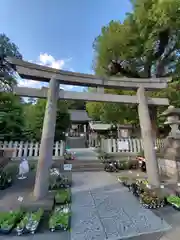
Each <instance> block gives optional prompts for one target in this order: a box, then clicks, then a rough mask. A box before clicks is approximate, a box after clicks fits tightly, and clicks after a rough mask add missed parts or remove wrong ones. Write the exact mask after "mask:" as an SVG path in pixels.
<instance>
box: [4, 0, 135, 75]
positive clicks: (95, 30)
mask: <svg viewBox="0 0 180 240" xmlns="http://www.w3.org/2000/svg"><path fill="white" fill-rule="evenodd" d="M0 9H1V14H0V32H1V33H3V32H4V33H5V34H6V35H7V36H8V37H9V38H10V39H11V40H12V41H13V42H14V43H16V45H18V47H19V49H20V52H21V53H22V54H23V57H24V59H26V60H28V61H33V62H38V63H41V64H49V65H51V66H54V67H56V68H62V69H67V70H72V71H76V72H84V73H91V72H92V60H93V49H92V43H93V40H94V39H95V37H96V36H98V35H99V34H100V31H101V28H102V26H104V25H107V24H108V23H109V22H110V21H111V20H121V21H122V20H123V19H124V17H125V13H126V12H129V11H131V4H130V3H129V1H128V0H76V1H75V0H51V1H50V0H0Z"/></svg>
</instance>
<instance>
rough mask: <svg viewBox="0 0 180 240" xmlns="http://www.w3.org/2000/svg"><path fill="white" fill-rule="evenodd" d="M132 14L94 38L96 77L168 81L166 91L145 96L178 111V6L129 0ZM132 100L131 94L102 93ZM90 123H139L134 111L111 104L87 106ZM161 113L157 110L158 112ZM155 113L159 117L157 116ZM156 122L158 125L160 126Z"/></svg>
mask: <svg viewBox="0 0 180 240" xmlns="http://www.w3.org/2000/svg"><path fill="white" fill-rule="evenodd" d="M131 2H132V6H133V11H132V13H128V14H127V15H126V18H125V20H124V22H119V21H111V22H110V23H109V24H108V25H107V26H104V27H102V29H101V34H100V35H99V36H98V37H97V38H96V39H95V41H94V44H93V47H94V51H95V59H94V70H95V72H96V74H97V75H101V76H109V75H117V76H126V77H135V78H144V77H145V78H150V77H163V76H172V77H173V81H172V83H170V84H169V87H168V88H167V89H164V90H162V91H159V92H154V93H149V95H150V96H154V97H168V98H169V100H170V104H174V105H175V106H176V107H180V100H179V99H180V94H179V91H178V89H179V87H180V84H179V76H180V54H179V53H180V31H179V29H180V18H179V14H180V1H179V0H173V1H171V0H132V1H131ZM109 91H110V92H113V93H116V94H121V95H123V94H130V95H134V94H135V92H133V91H128V92H127V91H119V90H118V91H117V90H106V92H109ZM86 108H87V111H88V113H89V115H90V117H92V118H93V119H94V120H97V119H98V120H99V119H100V120H103V121H104V122H117V123H121V124H123V123H124V124H126V123H131V124H138V115H137V109H136V107H134V106H132V105H125V104H115V103H88V104H87V105H86ZM163 110H164V109H163V108H159V112H162V111H163ZM158 114H159V113H158ZM159 123H161V121H160V122H159Z"/></svg>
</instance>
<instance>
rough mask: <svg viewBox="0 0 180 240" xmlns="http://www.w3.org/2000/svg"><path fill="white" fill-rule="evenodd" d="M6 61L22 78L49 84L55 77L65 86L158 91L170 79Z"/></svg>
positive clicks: (9, 59)
mask: <svg viewBox="0 0 180 240" xmlns="http://www.w3.org/2000/svg"><path fill="white" fill-rule="evenodd" d="M6 59H7V60H8V62H9V63H11V64H14V65H15V66H16V70H17V72H18V74H19V75H20V76H21V77H22V78H25V79H31V80H36V81H42V82H49V80H50V79H51V78H52V77H54V76H56V79H57V80H58V81H59V82H60V84H67V85H68V84H69V85H79V86H89V87H105V88H119V89H137V88H139V87H140V86H142V85H143V87H144V88H145V89H146V90H159V89H163V88H166V87H167V83H168V82H169V81H171V78H150V79H148V78H147V79H146V78H139V79H138V78H125V77H109V78H102V77H98V76H95V75H91V74H84V73H75V72H70V71H64V70H58V69H54V68H50V67H46V66H42V65H38V64H34V63H30V62H27V61H23V60H19V59H16V58H10V57H7V58H6Z"/></svg>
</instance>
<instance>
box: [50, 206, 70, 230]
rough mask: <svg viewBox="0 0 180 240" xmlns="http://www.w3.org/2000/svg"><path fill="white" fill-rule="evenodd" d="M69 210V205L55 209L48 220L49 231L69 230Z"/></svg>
mask: <svg viewBox="0 0 180 240" xmlns="http://www.w3.org/2000/svg"><path fill="white" fill-rule="evenodd" d="M70 221H71V210H70V206H69V205H64V206H61V207H56V208H55V209H54V211H53V213H52V215H51V217H50V219H49V229H50V231H52V232H54V231H56V230H61V231H67V230H69V229H70Z"/></svg>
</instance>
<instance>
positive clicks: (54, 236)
mask: <svg viewBox="0 0 180 240" xmlns="http://www.w3.org/2000/svg"><path fill="white" fill-rule="evenodd" d="M59 239H61V240H70V232H60V231H57V232H53V233H52V232H46V233H42V234H35V235H34V236H33V237H32V239H31V240H59ZM18 240H20V238H19V239H18ZM28 240H29V239H28Z"/></svg>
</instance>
